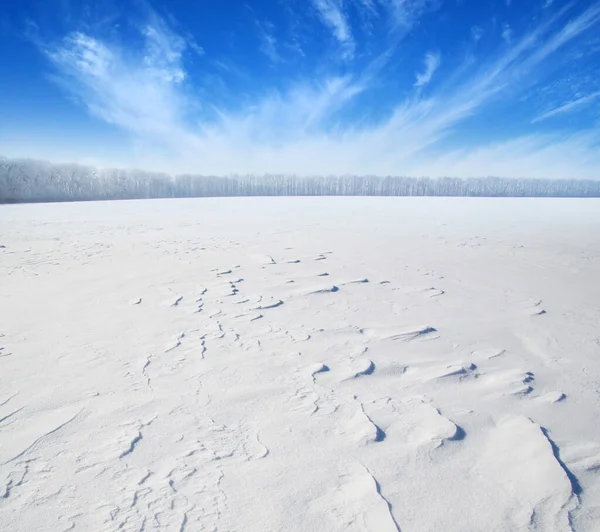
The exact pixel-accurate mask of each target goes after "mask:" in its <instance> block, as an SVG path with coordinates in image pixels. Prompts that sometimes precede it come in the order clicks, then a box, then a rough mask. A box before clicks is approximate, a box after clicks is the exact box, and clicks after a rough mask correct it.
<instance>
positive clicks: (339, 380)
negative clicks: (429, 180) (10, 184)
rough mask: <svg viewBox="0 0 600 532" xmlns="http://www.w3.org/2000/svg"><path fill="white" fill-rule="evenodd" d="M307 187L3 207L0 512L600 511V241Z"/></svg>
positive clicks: (171, 526)
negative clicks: (323, 196)
mask: <svg viewBox="0 0 600 532" xmlns="http://www.w3.org/2000/svg"><path fill="white" fill-rule="evenodd" d="M278 201H283V200H278ZM295 201H296V202H299V203H298V204H292V205H296V208H293V209H292V208H289V209H288V208H284V207H277V205H279V203H273V204H271V203H269V202H268V201H267V200H258V199H257V200H248V202H249V205H250V206H252V205H254V207H252V209H251V210H250V211H249V212H247V214H248V216H247V217H246V218H244V220H243V221H240V220H241V219H239V218H238V219H234V220H229V218H228V216H229V215H230V214H231V212H232V210H231V209H230V208H225V206H226V205H227V203H226V201H224V200H219V201H216V202H215V205H214V206H213V207H211V205H212V203H209V202H208V203H203V202H191V203H190V204H189V205H188V204H187V203H186V202H173V203H169V202H165V203H164V204H162V203H161V202H158V203H154V202H152V204H151V205H150V204H148V205H147V204H144V203H135V204H126V203H124V204H119V212H123V213H125V212H126V213H127V216H125V215H123V216H125V217H124V218H123V219H120V218H118V216H117V215H116V214H115V212H114V211H112V210H108V211H105V209H110V208H111V204H110V203H105V204H89V205H85V207H84V206H78V205H72V206H66V205H61V206H39V205H38V206H21V207H19V209H18V210H14V211H10V210H7V212H6V213H4V214H3V216H4V218H0V232H1V233H2V234H3V241H6V245H7V248H6V249H7V252H6V254H5V255H4V256H3V260H4V262H3V263H2V264H1V265H0V267H1V268H2V270H3V272H2V273H3V274H4V275H5V277H7V278H10V282H9V283H6V285H5V286H3V299H2V302H1V307H0V311H1V314H0V324H1V326H2V330H1V331H0V357H1V358H0V529H1V530H10V531H16V532H19V531H32V530H36V531H66V530H82V531H90V530H106V531H110V530H115V531H116V530H125V531H152V530H174V531H187V532H191V531H228V530H244V531H255V532H266V531H279V530H286V531H304V530H318V531H331V530H345V531H357V532H358V531H370V532H387V531H389V532H397V531H400V530H401V531H402V532H406V531H409V532H410V531H416V532H420V531H427V530H429V531H433V530H444V531H456V532H463V531H466V530H481V531H483V530H485V531H488V530H506V531H509V530H510V531H512V530H529V531H540V532H542V531H559V532H563V531H573V530H577V531H583V532H590V531H594V530H597V528H598V522H599V521H598V519H599V516H600V502H599V501H600V444H599V443H598V442H599V441H600V429H599V428H598V423H596V421H597V419H598V418H599V417H600V396H599V395H598V393H597V390H598V387H599V386H600V385H599V384H598V383H599V382H600V362H599V361H598V360H599V358H600V357H598V346H600V340H598V333H597V328H595V325H597V315H596V314H594V309H595V308H596V307H594V305H595V304H596V303H597V301H598V300H600V299H598V296H600V294H599V290H598V289H597V285H596V284H594V283H593V282H592V280H593V279H595V277H594V275H597V270H596V268H597V267H598V264H600V256H599V255H595V256H593V257H592V258H591V259H589V258H586V259H582V258H581V257H580V252H579V251H576V252H574V254H569V253H571V252H570V251H569V250H573V249H576V246H575V244H574V243H573V242H574V241H573V239H574V238H575V237H574V236H573V234H572V233H571V232H569V233H568V234H567V233H565V234H564V235H563V236H562V237H561V234H562V233H560V232H558V233H557V232H556V231H555V232H552V233H551V238H549V240H547V241H544V240H540V238H542V237H540V234H542V233H541V231H540V230H539V228H538V230H535V231H532V232H531V233H527V231H525V230H523V231H519V233H518V235H516V236H515V235H511V234H510V233H504V232H503V231H504V227H503V226H502V227H500V228H499V229H496V230H497V231H500V232H499V233H494V230H493V228H490V227H488V226H485V224H484V223H483V222H481V223H475V224H474V223H473V222H472V220H471V219H469V221H468V223H465V225H464V226H463V225H460V224H458V225H454V226H452V228H449V227H448V226H447V225H446V224H447V223H448V224H449V223H451V222H450V221H448V220H452V216H451V215H448V220H447V219H446V218H444V217H443V216H442V214H441V213H438V209H437V207H436V208H435V209H434V208H426V209H424V212H426V213H427V216H426V217H425V218H424V220H425V221H424V222H423V226H422V228H421V229H414V227H413V229H411V230H410V231H409V228H410V227H411V221H410V219H406V218H402V216H404V214H401V213H404V212H405V211H406V206H405V208H402V209H401V208H397V207H394V208H392V207H391V206H389V207H386V206H385V205H384V204H383V203H382V204H377V207H375V208H373V209H371V211H369V212H372V213H374V214H370V215H369V216H365V217H364V218H365V221H364V223H365V224H367V225H366V226H365V227H364V228H362V229H359V228H356V227H350V228H348V227H347V225H348V221H349V220H354V213H355V212H367V211H366V210H365V209H364V208H360V205H362V204H360V203H358V204H357V203H356V202H355V203H353V205H355V208H354V209H353V210H351V211H344V209H343V207H338V208H339V209H341V211H340V213H338V214H335V210H334V211H333V214H332V213H329V214H326V213H327V210H326V209H308V212H311V213H313V214H311V215H310V216H309V215H308V214H305V213H304V210H303V209H301V208H298V206H302V205H312V203H311V202H312V201H315V200H304V201H305V202H307V203H302V202H300V201H299V200H295ZM362 201H365V202H369V201H372V200H362ZM482 201H483V200H482ZM121 205H123V206H124V207H127V208H126V209H125V210H123V211H121ZM238 207H239V208H240V209H242V208H245V209H248V208H249V207H248V206H246V207H242V205H241V204H240V205H239V206H238ZM238 207H236V209H237V208H238ZM357 207H358V208H357ZM469 208H474V207H472V204H471V203H469V202H464V203H460V204H458V205H457V206H456V211H455V212H462V211H463V210H465V209H467V210H468V209H469ZM497 208H498V209H499V211H497V212H496V211H494V210H493V209H491V208H485V209H483V210H482V211H481V212H482V213H484V215H483V214H482V216H483V218H481V220H483V219H484V218H485V220H488V216H491V213H493V212H496V214H498V212H502V213H504V212H505V210H506V207H505V204H502V205H499V206H498V207H497ZM538 208H539V209H541V210H540V211H536V216H535V217H533V219H534V220H535V223H540V222H539V217H540V216H542V215H541V214H540V212H542V214H543V212H545V211H543V209H542V208H541V207H538ZM557 208H558V207H557V204H554V203H552V204H551V205H550V204H549V205H548V206H547V209H548V213H547V217H548V220H554V216H555V215H556V209H557ZM583 208H584V207H582V206H579V207H578V208H577V209H576V211H577V212H579V210H581V209H583ZM156 209H158V210H156ZM211 209H212V210H211ZM268 209H274V212H277V213H278V216H279V217H280V218H281V222H280V223H281V227H279V226H277V227H275V226H274V225H273V223H272V220H273V219H274V218H273V217H272V216H269V217H267V218H266V219H265V221H262V222H261V221H260V220H259V221H256V220H254V218H253V215H252V213H257V212H260V213H263V212H270V211H269V210H268ZM515 209H516V210H517V211H518V206H517V205H516V204H515V205H513V208H512V209H508V210H509V211H510V212H513V211H514V210H515ZM408 210H409V212H410V208H409V209H408ZM288 212H289V213H290V214H289V217H290V218H289V219H288V218H286V216H288V214H287V213H288ZM469 212H471V211H469ZM594 212H596V213H598V212H600V209H598V210H597V211H594ZM132 213H133V214H135V216H136V217H137V218H138V219H139V220H138V221H136V222H135V223H134V222H132V221H131V220H132V218H131V217H132V216H133V214H132ZM227 213H229V214H227ZM298 213H302V214H298ZM314 213H320V214H314ZM399 213H400V214H399ZM471 215H472V216H475V214H473V213H472V212H471ZM113 216H117V218H116V219H113V218H112V217H113ZM311 216H312V217H311ZM328 216H333V217H334V219H335V220H337V222H336V223H333V222H331V219H330V218H328ZM335 216H340V218H339V219H338V218H335ZM378 216H381V217H383V218H378ZM394 216H396V217H400V218H393V217H394ZM407 216H408V215H407ZM411 216H417V217H418V213H415V212H414V211H413V212H412V215H411ZM523 216H524V215H523ZM573 216H575V215H573ZM587 216H588V218H586V220H588V222H586V223H589V220H590V219H592V218H593V217H592V215H591V214H590V213H589V212H588V214H587ZM594 216H596V218H600V216H599V215H597V214H595V215H594ZM88 217H89V219H90V220H92V221H87V222H86V223H85V224H84V223H80V222H78V221H73V222H69V223H65V222H64V220H69V219H72V220H80V221H85V220H88ZM157 217H158V218H157ZM370 217H372V221H369V220H370V219H371V218H370ZM492 218H493V217H492ZM388 219H395V220H396V221H395V222H394V224H392V225H391V226H390V227H386V225H385V224H386V223H387V220H388ZM417 219H418V218H417ZM498 219H502V217H499V218H498ZM39 220H41V221H39ZM93 220H104V221H103V222H102V223H100V222H94V221H93ZM157 220H160V224H159V225H156V224H157ZM253 220H254V221H253ZM361 220H362V218H361ZM378 220H379V221H378ZM381 220H383V221H384V222H385V223H382V222H381ZM58 222H60V223H58ZM311 223H312V224H313V225H311ZM454 223H455V224H456V223H457V222H454ZM486 223H487V222H486ZM532 223H533V222H532ZM548 223H550V222H548ZM552 223H553V222H552ZM432 224H434V225H435V232H434V233H432V234H431V235H429V236H427V234H426V233H425V232H426V231H427V230H429V229H425V228H427V227H432ZM436 224H437V225H436ZM573 224H574V222H573ZM597 225H598V228H599V229H600V219H599V220H598V224H597ZM486 227H487V229H486ZM553 227H554V226H553ZM484 230H487V231H488V233H489V234H488V237H489V238H484V237H482V236H481V235H482V234H483V232H484ZM431 231H433V229H431ZM473 231H475V233H473ZM477 231H481V234H477ZM396 232H398V233H396ZM576 234H577V235H584V234H587V235H590V234H600V231H598V232H594V231H583V230H581V231H577V232H576ZM423 235H425V238H423ZM494 235H496V236H494ZM498 235H501V236H498ZM527 235H529V236H527ZM527 238H529V240H527ZM561 238H563V239H564V242H565V244H564V246H563V247H561V248H560V249H559V250H558V251H557V252H556V254H553V253H554V252H553V251H552V248H550V247H548V251H546V252H544V253H546V255H544V254H543V253H542V251H540V249H541V247H543V245H547V246H550V244H548V242H552V245H557V244H556V242H562V241H563V240H561ZM582 238H583V237H582ZM423 242H427V246H424V245H423ZM473 242H476V243H477V245H471V244H472V243H473ZM544 242H546V244H544ZM465 243H467V244H465ZM469 243H471V244H469ZM522 243H525V244H529V243H534V244H535V245H534V246H531V247H525V248H521V247H518V246H521V244H522ZM592 244H594V245H592ZM596 244H598V245H596ZM428 246H430V247H428ZM584 247H585V249H586V250H587V251H586V253H588V254H590V253H593V252H594V250H596V249H600V238H598V239H596V240H595V241H593V242H591V243H589V244H587V245H586V246H584V245H583V244H582V245H581V248H582V249H583V248H584ZM432 249H435V253H433V252H432ZM527 249H531V250H532V251H531V255H526V253H527ZM8 250H9V251H10V254H9V251H8ZM323 250H327V251H323ZM382 250H385V252H383V251H382ZM386 253H387V254H386ZM388 254H389V255H388ZM540 254H541V255H540ZM524 256H526V257H528V258H527V259H526V260H525V259H523V260H524V261H523V262H522V263H521V262H518V261H519V260H521V259H520V258H519V257H524ZM534 259H536V260H534ZM542 259H543V260H542ZM496 263H497V264H496ZM537 264H543V266H540V267H539V268H541V269H538V266H536V265H537ZM517 265H519V267H517ZM551 266H552V268H554V269H552V270H550V267H551ZM325 269H326V271H325ZM550 271H552V275H553V276H555V277H552V276H551V275H550V273H549V272H550ZM573 271H577V272H578V273H577V275H578V276H579V277H578V279H579V280H578V281H577V283H575V282H574V281H573V280H572V279H573V277H572V276H573ZM594 272H596V273H594ZM32 273H35V274H36V275H34V276H32ZM584 280H587V281H588V282H587V283H586V282H584ZM575 285H577V286H575ZM565 286H567V287H568V288H567V289H566V292H563V291H561V290H565V288H564V287H565ZM579 286H581V287H582V288H581V291H580V292H578V290H579V288H578V287H579ZM561 287H562V288H561ZM541 297H543V308H542V299H541ZM556 309H560V310H559V311H557V310H556ZM546 310H547V312H546Z"/></svg>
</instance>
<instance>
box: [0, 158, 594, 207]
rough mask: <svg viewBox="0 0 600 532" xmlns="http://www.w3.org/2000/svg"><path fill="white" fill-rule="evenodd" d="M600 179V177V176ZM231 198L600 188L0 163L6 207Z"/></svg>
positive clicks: (575, 192) (581, 192) (549, 192)
mask: <svg viewBox="0 0 600 532" xmlns="http://www.w3.org/2000/svg"><path fill="white" fill-rule="evenodd" d="M599 177H600V176H599ZM225 196H480V197H567V198H592V197H594V198H597V197H600V180H598V181H594V180H578V179H522V178H500V177H481V178H469V179H462V178H453V177H440V178H429V177H396V176H387V177H381V176H371V175H366V176H352V175H344V176H312V177H299V176H294V175H231V176H228V177H220V176H207V175H194V174H180V175H169V174H165V173H156V172H147V171H142V170H124V169H98V168H94V167H90V166H83V165H79V164H53V163H49V162H45V161H38V160H33V159H8V158H0V203H20V202H56V201H90V200H117V199H147V198H201V197H225Z"/></svg>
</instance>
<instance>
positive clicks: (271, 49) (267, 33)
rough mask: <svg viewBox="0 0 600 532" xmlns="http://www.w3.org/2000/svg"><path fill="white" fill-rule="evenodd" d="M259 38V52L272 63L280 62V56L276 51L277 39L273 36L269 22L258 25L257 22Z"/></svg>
mask: <svg viewBox="0 0 600 532" xmlns="http://www.w3.org/2000/svg"><path fill="white" fill-rule="evenodd" d="M257 25H258V31H259V36H260V40H261V44H260V51H261V52H262V53H264V54H265V55H266V56H267V57H268V58H269V59H270V60H271V62H272V63H278V62H279V61H281V56H280V55H279V52H278V51H277V39H276V38H275V36H274V35H273V29H274V28H273V25H272V24H271V23H269V22H266V23H265V24H260V23H258V22H257Z"/></svg>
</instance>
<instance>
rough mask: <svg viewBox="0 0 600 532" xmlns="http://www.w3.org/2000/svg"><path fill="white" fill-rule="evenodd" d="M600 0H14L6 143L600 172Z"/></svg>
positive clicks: (110, 154)
mask: <svg viewBox="0 0 600 532" xmlns="http://www.w3.org/2000/svg"><path fill="white" fill-rule="evenodd" d="M598 72H600V1H590V0H587V1H585V0H580V1H572V2H567V1H565V0H287V1H286V0H270V1H269V0H246V1H244V0H213V1H208V0H170V1H167V0H152V1H146V0H102V1H97V2H89V1H87V0H3V2H2V9H1V10H0V80H2V81H1V83H0V155H4V156H9V157H12V156H17V157H22V156H27V157H34V158H42V159H47V160H51V161H57V162H81V163H91V164H96V165H100V166H123V167H138V168H143V169H148V170H157V171H168V172H173V173H176V172H194V173H204V174H230V173H261V174H262V173H288V174H297V175H309V174H378V175H415V176H422V175H429V176H459V177H468V176H487V175H496V176H504V177H559V178H562V177H565V178H566V177H574V178H593V179H600V76H599V75H598Z"/></svg>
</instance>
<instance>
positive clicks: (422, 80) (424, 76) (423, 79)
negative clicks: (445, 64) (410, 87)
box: [415, 52, 441, 87]
mask: <svg viewBox="0 0 600 532" xmlns="http://www.w3.org/2000/svg"><path fill="white" fill-rule="evenodd" d="M440 60H441V59H440V54H435V53H431V52H429V53H428V54H427V55H426V56H425V61H424V62H425V70H424V71H423V72H421V73H420V74H417V80H416V81H415V87H423V86H425V85H427V84H428V83H429V82H430V81H431V78H433V74H434V73H435V71H436V70H437V69H438V68H439V66H440Z"/></svg>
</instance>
